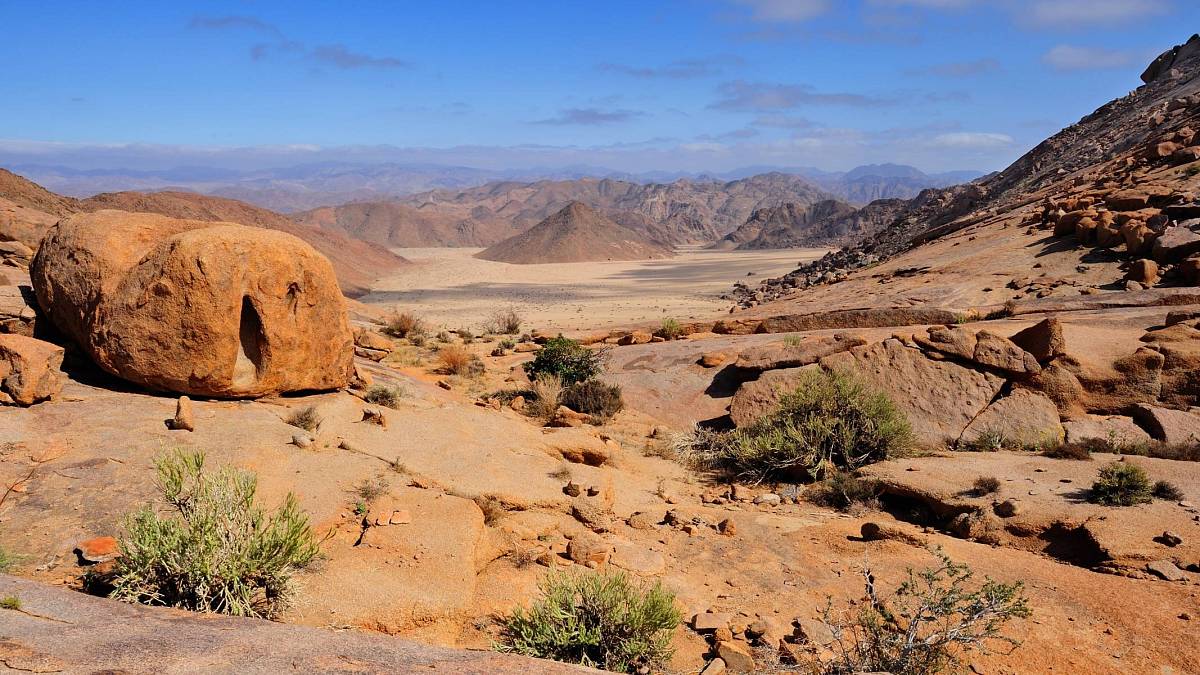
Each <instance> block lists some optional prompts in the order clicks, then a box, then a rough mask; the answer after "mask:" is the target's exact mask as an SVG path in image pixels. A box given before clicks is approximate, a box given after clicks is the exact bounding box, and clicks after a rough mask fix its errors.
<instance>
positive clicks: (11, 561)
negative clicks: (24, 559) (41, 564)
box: [0, 546, 17, 572]
mask: <svg viewBox="0 0 1200 675" xmlns="http://www.w3.org/2000/svg"><path fill="white" fill-rule="evenodd" d="M16 564H17V556H15V555H13V554H12V553H10V552H9V551H8V549H6V548H4V547H3V546H0V572H7V571H8V570H10V569H12V567H13V565H16Z"/></svg>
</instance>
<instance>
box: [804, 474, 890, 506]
mask: <svg viewBox="0 0 1200 675" xmlns="http://www.w3.org/2000/svg"><path fill="white" fill-rule="evenodd" d="M881 492H882V489H881V487H880V485H879V481H875V480H871V479H868V478H858V477H857V476H855V475H854V474H852V473H850V472H849V471H836V472H834V473H833V474H832V475H830V476H829V477H828V478H826V479H825V480H823V481H821V482H820V483H817V484H815V485H813V486H812V487H810V488H809V489H808V490H807V491H805V493H804V496H805V498H806V499H807V500H808V501H810V502H812V503H814V504H817V505H819V506H827V507H829V508H831V509H837V510H839V511H849V510H850V509H852V508H854V507H856V506H865V507H869V508H875V507H877V506H878V505H879V495H880V493H881Z"/></svg>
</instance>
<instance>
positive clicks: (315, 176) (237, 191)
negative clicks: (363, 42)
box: [7, 162, 980, 215]
mask: <svg viewBox="0 0 1200 675" xmlns="http://www.w3.org/2000/svg"><path fill="white" fill-rule="evenodd" d="M7 168H9V169H11V170H12V171H14V172H16V173H19V174H21V175H24V176H27V177H29V178H30V179H31V180H34V181H36V182H37V183H39V184H41V185H44V186H46V187H47V188H49V189H51V190H53V191H55V192H57V193H59V194H63V195H68V196H72V197H81V198H82V197H90V196H92V195H94V194H98V193H101V192H119V191H129V190H136V191H140V192H154V191H160V190H175V191H190V192H198V193H201V194H208V195H215V196H221V197H229V198H233V199H238V200H241V201H245V202H249V203H251V204H255V205H258V206H262V207H264V208H268V209H271V210H274V211H278V212H281V213H294V212H297V211H306V210H310V209H314V208H317V207H321V206H337V205H340V204H346V203H349V202H357V201H382V200H387V199H395V198H400V197H407V196H411V195H414V194H418V193H422V192H429V191H433V190H465V189H468V188H472V187H478V186H481V185H485V184H487V183H494V182H510V181H515V182H536V181H544V180H551V181H570V180H579V179H584V178H595V179H604V178H607V179H612V180H618V181H623V182H627V183H637V184H642V185H646V184H664V183H672V182H675V181H678V180H690V181H695V182H730V181H737V180H740V179H743V178H749V177H751V176H755V175H760V174H765V173H782V174H788V175H794V176H800V177H803V178H805V179H806V180H808V181H809V182H811V183H812V184H813V185H814V186H816V187H819V188H821V189H822V190H824V191H825V192H828V193H829V194H831V195H833V196H835V197H838V198H839V199H842V200H844V201H847V202H850V203H852V204H859V205H861V204H865V203H867V202H870V201H872V200H875V199H885V198H901V199H907V198H911V197H914V196H916V195H917V193H919V192H920V191H921V190H923V189H925V188H929V187H945V186H947V185H953V184H957V183H963V182H967V181H970V180H973V179H975V178H978V177H979V175H980V174H979V172H975V171H954V172H949V173H939V174H925V173H923V172H921V171H920V170H918V169H916V168H914V167H911V166H903V165H897V164H877V165H870V166H861V167H857V168H855V169H852V170H850V171H845V172H828V171H822V170H820V169H816V168H813V167H775V166H753V167H744V168H740V169H736V170H733V171H726V172H721V173H698V174H696V173H685V172H646V173H639V174H634V173H628V172H619V171H613V170H611V169H606V168H604V167H594V166H583V165H581V166H573V167H563V168H533V169H520V170H506V171H496V170H489V169H477V168H472V167H465V166H443V165H436V164H371V165H364V164H350V163H330V162H326V163H319V164H304V165H298V166H292V167H285V168H276V169H263V170H255V171H235V170H230V169H221V168H213V167H204V166H182V167H176V168H172V169H164V170H154V171H145V170H132V169H101V170H96V169H73V168H70V167H65V166H49V165H37V164H24V165H17V166H10V167H7ZM547 215H548V214H547Z"/></svg>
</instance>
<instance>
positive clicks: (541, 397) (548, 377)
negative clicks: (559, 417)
mask: <svg viewBox="0 0 1200 675" xmlns="http://www.w3.org/2000/svg"><path fill="white" fill-rule="evenodd" d="M529 391H530V393H531V394H533V400H532V401H529V402H528V403H527V404H526V407H525V410H527V411H528V412H529V414H530V415H532V416H534V417H538V418H540V419H543V420H547V421H549V420H550V419H551V418H552V417H554V413H555V412H556V411H557V410H558V402H559V401H560V400H561V399H562V391H563V386H562V380H561V379H559V377H558V376H557V375H552V374H548V373H543V374H541V375H538V376H537V377H535V378H534V379H533V384H532V385H531V386H530V390H529Z"/></svg>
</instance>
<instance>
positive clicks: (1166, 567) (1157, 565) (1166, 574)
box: [1146, 560, 1187, 581]
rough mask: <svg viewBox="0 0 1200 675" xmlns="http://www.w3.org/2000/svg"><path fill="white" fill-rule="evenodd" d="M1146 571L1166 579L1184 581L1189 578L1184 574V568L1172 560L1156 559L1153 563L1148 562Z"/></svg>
mask: <svg viewBox="0 0 1200 675" xmlns="http://www.w3.org/2000/svg"><path fill="white" fill-rule="evenodd" d="M1146 571H1147V572H1149V573H1151V574H1153V575H1154V576H1156V577H1158V578H1160V579H1163V580H1165V581H1183V580H1184V579H1186V578H1187V577H1185V576H1184V574H1183V570H1181V569H1179V568H1178V567H1176V566H1175V563H1173V562H1171V561H1170V560H1155V561H1154V562H1152V563H1146Z"/></svg>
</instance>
